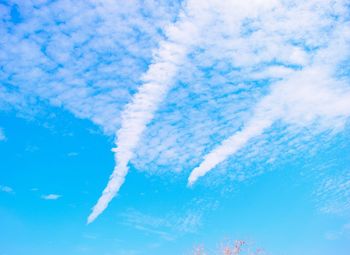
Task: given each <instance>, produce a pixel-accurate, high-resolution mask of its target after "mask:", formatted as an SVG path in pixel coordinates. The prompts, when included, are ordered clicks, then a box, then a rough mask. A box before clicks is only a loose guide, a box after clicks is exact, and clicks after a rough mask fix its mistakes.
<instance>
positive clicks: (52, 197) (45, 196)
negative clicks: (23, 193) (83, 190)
mask: <svg viewBox="0 0 350 255" xmlns="http://www.w3.org/2000/svg"><path fill="white" fill-rule="evenodd" d="M60 197H62V196H61V195H58V194H48V195H42V196H41V198H42V199H44V200H57V199H59V198H60Z"/></svg>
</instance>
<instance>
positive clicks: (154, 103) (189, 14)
mask: <svg viewBox="0 0 350 255" xmlns="http://www.w3.org/2000/svg"><path fill="white" fill-rule="evenodd" d="M199 6H200V7H202V8H203V6H201V5H198V3H197V1H190V2H188V3H187V6H186V7H187V9H186V11H182V12H181V13H180V14H179V21H177V22H176V23H175V24H173V25H170V26H168V27H167V28H166V37H167V38H166V40H164V41H162V42H160V45H159V48H158V49H157V50H156V52H155V54H154V58H153V63H152V64H151V65H150V67H149V69H148V71H147V72H146V73H145V74H144V75H143V82H144V83H143V85H142V86H141V87H140V88H139V90H138V92H137V93H136V94H135V96H134V97H133V99H132V101H131V102H130V103H129V104H128V105H127V106H126V108H125V110H124V112H123V113H122V116H121V128H120V129H119V130H118V132H117V133H116V137H117V138H116V146H117V147H116V148H114V149H113V151H114V152H115V162H116V167H115V168H114V170H113V173H112V175H111V176H110V179H109V182H108V184H107V186H106V188H105V189H104V191H103V193H102V195H101V197H100V198H99V200H98V202H97V204H96V205H95V206H94V208H93V210H92V213H91V214H90V215H89V217H88V223H91V222H93V221H94V220H95V219H96V218H97V217H98V216H99V215H100V214H101V213H102V212H103V211H104V210H105V209H106V207H107V206H108V203H109V202H110V201H111V200H112V199H113V197H114V196H115V195H116V194H117V192H118V191H119V189H120V187H121V186H122V185H123V183H124V180H125V176H126V175H127V173H128V163H129V161H130V160H131V159H132V157H133V153H134V150H135V148H136V146H137V145H138V143H139V142H140V139H141V136H142V133H143V131H144V130H145V128H146V126H147V124H148V123H149V122H150V121H151V120H152V119H153V116H154V113H155V111H156V110H157V108H158V106H159V104H160V103H161V102H162V101H163V99H164V97H165V96H166V94H167V92H168V91H169V89H170V88H171V86H172V85H173V84H174V82H175V75H176V73H177V71H178V68H179V67H180V66H181V64H182V63H183V62H184V60H185V58H186V55H187V53H188V52H189V50H190V48H191V46H192V45H194V41H195V40H197V38H198V37H199V33H200V29H201V27H202V26H203V23H205V21H206V20H207V17H206V16H207V15H206V14H208V13H209V12H208V10H205V11H206V12H207V13H204V15H203V11H202V10H201V8H199ZM204 7H206V6H204ZM198 14H199V15H198Z"/></svg>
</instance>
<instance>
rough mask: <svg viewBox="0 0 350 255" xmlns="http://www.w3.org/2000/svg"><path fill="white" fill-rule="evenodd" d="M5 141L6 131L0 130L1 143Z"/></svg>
mask: <svg viewBox="0 0 350 255" xmlns="http://www.w3.org/2000/svg"><path fill="white" fill-rule="evenodd" d="M5 140H6V136H5V133H4V130H3V129H2V128H0V141H5Z"/></svg>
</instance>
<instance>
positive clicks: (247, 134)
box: [188, 118, 272, 186]
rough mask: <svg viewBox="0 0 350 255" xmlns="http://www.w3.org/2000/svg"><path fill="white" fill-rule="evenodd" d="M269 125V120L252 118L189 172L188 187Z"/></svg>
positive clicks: (270, 122)
mask: <svg viewBox="0 0 350 255" xmlns="http://www.w3.org/2000/svg"><path fill="white" fill-rule="evenodd" d="M271 124H272V121H271V120H270V119H259V118H253V120H252V121H251V122H250V123H248V124H247V125H246V126H245V127H244V128H243V129H242V130H241V131H238V132H237V133H235V134H234V135H232V136H231V137H229V138H227V139H226V140H224V141H223V142H222V143H221V145H219V146H218V147H217V148H216V149H214V150H213V151H212V152H210V153H209V154H207V155H206V156H205V157H204V161H203V162H202V163H201V164H200V165H199V166H198V167H196V168H195V169H193V171H192V172H191V174H190V176H189V178H188V185H189V186H192V185H193V183H195V182H196V181H197V179H198V178H199V177H201V176H204V175H205V174H206V173H207V172H209V171H210V170H211V169H213V168H214V167H215V166H217V165H218V164H219V163H221V162H222V161H224V160H225V159H226V158H227V157H228V156H230V155H232V154H234V153H236V152H237V151H238V150H240V149H241V148H243V147H244V146H245V145H246V144H247V143H248V142H249V140H250V139H252V138H254V137H256V136H258V135H260V134H262V133H263V132H264V130H265V129H266V128H268V127H270V126H271Z"/></svg>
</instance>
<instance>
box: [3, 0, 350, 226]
mask: <svg viewBox="0 0 350 255" xmlns="http://www.w3.org/2000/svg"><path fill="white" fill-rule="evenodd" d="M13 8H17V14H18V15H17V16H16V17H14V16H13V14H11V13H14V11H13V10H14V9H13ZM0 11H1V14H2V17H3V18H2V19H1V20H0V47H1V49H2V51H1V53H0V58H1V62H2V68H1V70H0V81H1V85H0V109H1V110H2V109H5V110H7V109H16V110H17V111H18V112H20V113H22V114H23V113H24V112H26V113H27V114H33V112H32V111H33V110H34V111H35V109H36V108H37V107H36V106H37V105H42V103H44V105H47V104H49V105H50V106H57V107H62V108H64V109H66V110H68V111H70V112H72V113H73V114H74V115H75V116H77V117H79V118H86V119H89V120H91V121H92V122H93V123H95V124H96V125H98V126H99V127H101V128H102V129H103V130H104V132H105V133H106V134H108V135H115V136H116V140H115V143H116V148H115V149H113V151H115V152H116V155H115V163H116V167H115V169H114V172H113V174H112V175H111V178H110V181H109V184H108V185H107V187H106V189H105V191H104V193H103V194H102V197H101V198H100V199H99V202H98V203H97V204H96V206H95V207H94V209H93V212H92V214H91V215H90V217H89V220H88V221H89V222H91V221H92V220H94V219H95V218H96V217H97V216H98V215H99V214H100V213H101V212H102V211H103V210H104V209H105V208H106V207H107V205H108V202H109V201H110V200H111V199H112V198H113V196H114V195H115V194H116V193H117V192H118V190H119V188H120V186H121V185H122V183H123V182H124V178H125V175H126V173H127V171H128V164H133V165H134V166H135V168H136V169H144V170H147V171H149V172H159V173H161V172H162V171H176V172H180V171H183V170H187V169H196V170H195V171H194V172H193V173H192V174H191V177H190V180H189V182H190V183H193V182H194V181H196V180H197V178H199V177H200V176H203V175H204V174H206V173H207V172H208V171H210V170H211V169H213V168H214V167H216V168H218V169H219V168H225V169H241V170H242V171H231V172H229V173H228V172H226V174H228V175H229V174H235V173H237V175H239V179H244V178H246V177H247V176H250V174H251V172H253V170H252V171H251V172H248V171H245V168H247V167H248V166H249V164H252V163H251V162H254V160H259V159H261V158H264V157H265V158H264V159H266V160H265V161H266V162H276V161H278V160H280V159H281V158H282V157H283V156H284V155H285V154H288V155H290V154H292V153H294V154H295V155H296V154H298V153H299V154H300V153H302V152H303V150H305V148H306V147H307V146H309V147H308V148H311V147H312V149H313V145H314V144H315V143H305V142H303V141H310V140H312V137H315V135H317V134H319V133H320V132H323V131H330V132H332V133H333V134H334V133H337V132H338V131H341V130H342V128H343V127H344V125H345V124H344V123H345V122H346V119H348V116H349V111H348V109H349V107H348V102H349V100H348V96H349V91H348V88H349V73H348V71H347V70H346V68H347V66H348V59H349V52H350V51H349V31H348V27H349V23H348V20H347V19H348V18H347V17H348V12H349V6H348V4H347V1H345V0H337V1H334V0H310V1H302V0H294V1H280V0H249V1H216V0H207V1H199V0H189V1H187V2H181V1H170V2H169V1H165V0H164V1H163V0H160V1H153V0H150V1H138V0H133V1H117V0H116V1H113V0H112V1H70V0H68V1H52V2H50V3H46V4H41V3H32V2H28V1H20V2H18V3H17V5H14V4H11V3H9V4H7V5H4V4H0ZM140 84H141V85H140ZM28 112H29V113H28ZM277 138H278V139H277ZM325 140H327V139H325ZM318 143H322V142H319V141H318ZM252 145H254V146H252ZM210 151H212V153H210ZM232 155H235V156H236V157H231V156H232ZM202 160H204V161H203V163H202V164H201V161H202ZM239 160H240V161H239ZM233 166H234V167H233ZM255 170H256V169H255V168H254V171H255ZM263 171H264V170H261V172H263ZM233 172H235V173H233Z"/></svg>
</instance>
